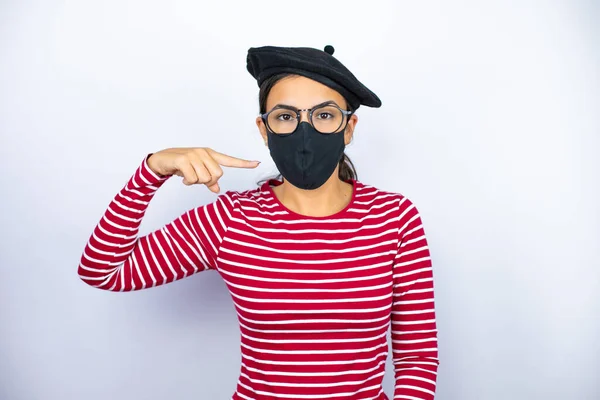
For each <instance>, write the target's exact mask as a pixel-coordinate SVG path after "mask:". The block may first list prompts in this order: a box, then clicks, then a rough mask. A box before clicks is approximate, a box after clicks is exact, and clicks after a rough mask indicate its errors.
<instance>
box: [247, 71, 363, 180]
mask: <svg viewBox="0 0 600 400" xmlns="http://www.w3.org/2000/svg"><path fill="white" fill-rule="evenodd" d="M291 75H292V74H288V73H283V74H279V75H274V76H272V77H270V78H268V79H266V80H265V81H264V82H263V83H262V85H260V88H259V92H258V105H259V111H260V113H261V114H264V113H266V112H267V97H269V93H270V92H271V89H272V88H273V86H275V84H276V83H277V82H279V81H280V80H281V79H283V78H285V77H287V76H291ZM346 104H348V108H349V109H351V108H350V105H349V103H348V101H346ZM338 171H339V172H338V176H339V178H340V180H342V181H349V180H351V179H352V180H356V179H357V178H358V175H357V173H356V168H355V167H354V164H353V163H352V161H351V160H350V158H349V157H348V156H347V155H346V153H344V154H343V156H342V159H341V160H340V168H339V170H338ZM281 178H282V176H281V174H280V175H279V176H278V177H277V178H275V179H278V180H281ZM267 181H268V180H267Z"/></svg>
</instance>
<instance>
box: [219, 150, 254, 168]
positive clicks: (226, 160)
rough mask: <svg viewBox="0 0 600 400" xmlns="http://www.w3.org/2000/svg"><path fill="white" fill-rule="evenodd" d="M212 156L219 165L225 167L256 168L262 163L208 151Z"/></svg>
mask: <svg viewBox="0 0 600 400" xmlns="http://www.w3.org/2000/svg"><path fill="white" fill-rule="evenodd" d="M208 152H209V154H210V156H211V157H212V158H213V160H215V161H216V162H217V163H218V164H219V165H222V166H224V167H233V168H256V167H258V164H260V161H250V160H244V159H242V158H237V157H232V156H228V155H227V154H223V153H219V152H218V151H215V150H212V149H211V150H209V151H208Z"/></svg>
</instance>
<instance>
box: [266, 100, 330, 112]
mask: <svg viewBox="0 0 600 400" xmlns="http://www.w3.org/2000/svg"><path fill="white" fill-rule="evenodd" d="M330 104H335V105H336V106H338V107H340V106H339V105H338V104H337V103H336V102H335V101H333V100H327V101H324V102H322V103H319V104H315V105H314V106H312V107H309V108H317V107H322V106H326V105H330ZM276 108H289V109H292V110H299V108H298V107H294V106H292V105H289V104H283V103H278V104H275V106H274V107H273V108H272V110H274V109H276Z"/></svg>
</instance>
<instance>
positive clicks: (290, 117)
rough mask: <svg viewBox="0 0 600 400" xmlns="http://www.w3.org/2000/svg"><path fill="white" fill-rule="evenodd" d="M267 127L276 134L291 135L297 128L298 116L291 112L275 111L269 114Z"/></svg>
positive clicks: (282, 109) (284, 110) (281, 109)
mask: <svg viewBox="0 0 600 400" xmlns="http://www.w3.org/2000/svg"><path fill="white" fill-rule="evenodd" d="M267 125H268V127H269V129H270V130H271V131H273V132H274V133H277V134H286V133H292V132H294V131H295V130H296V127H297V126H298V116H297V115H296V113H295V112H294V111H292V110H286V109H285V108H279V109H275V110H273V111H272V112H271V113H270V114H269V118H268V119H267Z"/></svg>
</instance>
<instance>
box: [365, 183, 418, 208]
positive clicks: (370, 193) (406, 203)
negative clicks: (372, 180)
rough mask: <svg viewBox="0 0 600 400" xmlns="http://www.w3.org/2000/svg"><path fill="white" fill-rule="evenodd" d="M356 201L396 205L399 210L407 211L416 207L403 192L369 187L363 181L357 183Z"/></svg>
mask: <svg viewBox="0 0 600 400" xmlns="http://www.w3.org/2000/svg"><path fill="white" fill-rule="evenodd" d="M355 188H356V193H355V197H356V200H357V201H359V202H363V203H364V202H370V203H373V204H375V203H382V202H384V203H389V202H391V203H395V204H396V205H397V207H398V209H399V210H405V209H407V208H409V207H413V208H414V207H415V206H414V203H413V202H412V201H411V199H410V198H408V197H407V196H406V195H405V194H404V193H402V192H395V191H390V190H385V189H381V188H379V187H376V186H373V185H369V184H368V183H364V182H361V181H356V182H355Z"/></svg>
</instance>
